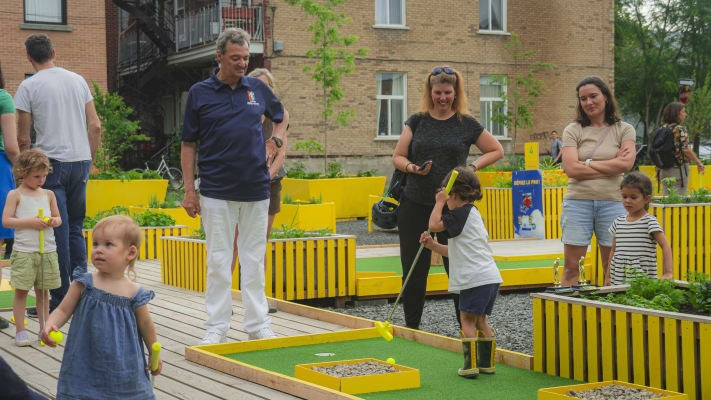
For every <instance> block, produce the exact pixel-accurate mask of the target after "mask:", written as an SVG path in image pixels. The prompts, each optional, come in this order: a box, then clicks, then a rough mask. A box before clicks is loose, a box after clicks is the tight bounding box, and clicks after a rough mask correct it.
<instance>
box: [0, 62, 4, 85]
mask: <svg viewBox="0 0 711 400" xmlns="http://www.w3.org/2000/svg"><path fill="white" fill-rule="evenodd" d="M0 89H5V78H3V76H2V64H0Z"/></svg>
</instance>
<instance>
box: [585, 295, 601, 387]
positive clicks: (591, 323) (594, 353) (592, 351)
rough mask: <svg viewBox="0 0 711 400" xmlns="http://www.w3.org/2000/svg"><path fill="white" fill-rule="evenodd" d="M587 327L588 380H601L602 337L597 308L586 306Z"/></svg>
mask: <svg viewBox="0 0 711 400" xmlns="http://www.w3.org/2000/svg"><path fill="white" fill-rule="evenodd" d="M585 327H586V330H587V350H588V354H587V356H588V379H587V381H588V382H598V381H599V380H600V375H599V368H600V356H599V354H600V348H599V346H600V337H599V334H598V326H597V309H596V308H595V307H585Z"/></svg>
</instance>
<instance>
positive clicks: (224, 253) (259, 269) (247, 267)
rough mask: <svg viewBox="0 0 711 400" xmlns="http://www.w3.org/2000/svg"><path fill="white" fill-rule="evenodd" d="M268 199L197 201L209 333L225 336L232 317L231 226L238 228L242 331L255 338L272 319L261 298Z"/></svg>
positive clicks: (262, 295)
mask: <svg viewBox="0 0 711 400" xmlns="http://www.w3.org/2000/svg"><path fill="white" fill-rule="evenodd" d="M268 208H269V199H266V200H261V201H246V202H240V201H228V200H218V199H213V198H209V197H205V196H200V217H201V218H202V223H203V226H204V228H205V238H206V242H207V244H206V247H207V291H206V293H205V308H206V309H207V322H205V329H206V330H207V331H208V332H215V333H218V334H224V333H226V332H227V331H228V330H229V329H230V319H231V318H232V296H231V294H230V287H231V286H232V274H231V268H230V267H231V266H230V263H231V262H232V252H233V243H234V239H235V226H239V237H238V238H237V249H238V250H239V266H240V282H241V288H240V289H241V290H242V303H243V304H244V309H245V311H244V330H245V331H246V332H247V333H254V332H257V331H259V330H260V329H262V328H265V327H268V326H269V324H270V322H271V317H269V315H268V314H267V313H268V311H269V306H268V304H267V297H266V295H265V294H264V254H265V252H266V246H267V240H266V239H267V210H268Z"/></svg>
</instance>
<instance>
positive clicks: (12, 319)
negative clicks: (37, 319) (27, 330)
mask: <svg viewBox="0 0 711 400" xmlns="http://www.w3.org/2000/svg"><path fill="white" fill-rule="evenodd" d="M10 321H12V323H13V324H14V323H15V317H10ZM24 322H25V325H27V320H25V321H24Z"/></svg>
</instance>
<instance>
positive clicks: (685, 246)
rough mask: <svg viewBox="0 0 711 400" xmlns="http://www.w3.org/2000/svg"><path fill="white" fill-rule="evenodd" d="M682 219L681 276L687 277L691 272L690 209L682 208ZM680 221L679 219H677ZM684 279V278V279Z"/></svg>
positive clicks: (680, 245)
mask: <svg viewBox="0 0 711 400" xmlns="http://www.w3.org/2000/svg"><path fill="white" fill-rule="evenodd" d="M680 208H681V209H680V214H681V215H680V218H681V224H680V229H681V243H680V244H679V248H680V250H681V276H682V277H686V275H687V273H688V271H689V231H688V229H689V220H688V218H689V216H688V214H689V208H688V207H680ZM677 221H678V219H677ZM682 279H684V278H682Z"/></svg>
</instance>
